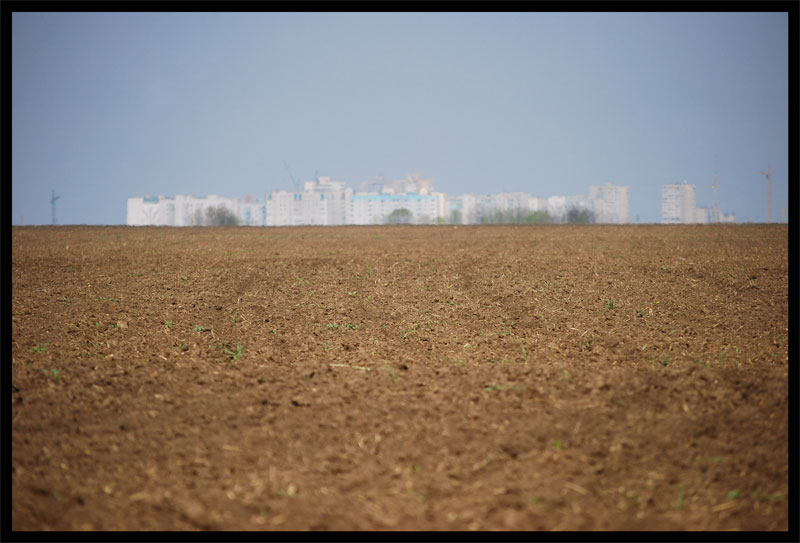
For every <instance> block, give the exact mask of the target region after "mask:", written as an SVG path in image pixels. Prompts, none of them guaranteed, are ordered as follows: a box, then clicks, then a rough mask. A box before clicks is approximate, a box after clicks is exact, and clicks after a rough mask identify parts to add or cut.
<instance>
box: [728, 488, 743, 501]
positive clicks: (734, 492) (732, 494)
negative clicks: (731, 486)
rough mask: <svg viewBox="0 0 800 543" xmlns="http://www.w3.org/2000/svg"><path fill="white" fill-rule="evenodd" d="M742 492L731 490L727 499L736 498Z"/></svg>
mask: <svg viewBox="0 0 800 543" xmlns="http://www.w3.org/2000/svg"><path fill="white" fill-rule="evenodd" d="M741 494H742V493H741V492H740V491H738V490H731V491H730V492H728V501H733V500H735V499H737V498H738V497H739V496H740V495H741Z"/></svg>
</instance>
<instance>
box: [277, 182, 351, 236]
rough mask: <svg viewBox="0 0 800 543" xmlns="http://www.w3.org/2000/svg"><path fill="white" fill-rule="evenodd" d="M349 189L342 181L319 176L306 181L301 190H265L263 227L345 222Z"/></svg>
mask: <svg viewBox="0 0 800 543" xmlns="http://www.w3.org/2000/svg"><path fill="white" fill-rule="evenodd" d="M352 194H353V189H351V188H348V187H346V186H345V184H344V182H342V181H331V179H330V178H329V177H319V178H317V180H316V181H306V182H305V183H304V184H303V190H302V192H293V191H287V190H279V191H274V192H269V193H267V197H266V222H265V224H266V225H267V226H300V225H320V226H333V225H339V224H348V211H349V209H348V203H349V199H350V196H351V195H352Z"/></svg>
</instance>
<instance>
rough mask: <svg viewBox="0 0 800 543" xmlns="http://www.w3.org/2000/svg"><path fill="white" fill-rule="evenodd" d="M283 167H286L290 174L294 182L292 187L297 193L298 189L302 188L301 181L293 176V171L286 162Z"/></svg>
mask: <svg viewBox="0 0 800 543" xmlns="http://www.w3.org/2000/svg"><path fill="white" fill-rule="evenodd" d="M283 165H284V166H286V171H287V172H289V179H291V180H292V186H293V187H294V190H295V191H297V190H298V187H299V186H300V180H299V179H297V178H296V177H295V176H293V175H292V170H291V169H290V168H289V165H288V164H287V163H286V161H285V160H284V161H283Z"/></svg>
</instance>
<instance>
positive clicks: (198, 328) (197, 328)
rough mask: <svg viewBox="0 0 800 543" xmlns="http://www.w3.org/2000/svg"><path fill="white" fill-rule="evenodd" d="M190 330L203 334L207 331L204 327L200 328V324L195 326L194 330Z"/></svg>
mask: <svg viewBox="0 0 800 543" xmlns="http://www.w3.org/2000/svg"><path fill="white" fill-rule="evenodd" d="M192 330H194V331H195V332H205V331H206V330H208V328H206V327H205V326H202V325H200V324H195V325H194V328H192Z"/></svg>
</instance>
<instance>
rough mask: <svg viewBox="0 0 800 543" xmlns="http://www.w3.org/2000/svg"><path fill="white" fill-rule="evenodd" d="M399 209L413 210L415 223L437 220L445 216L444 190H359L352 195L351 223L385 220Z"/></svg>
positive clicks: (413, 221)
mask: <svg viewBox="0 0 800 543" xmlns="http://www.w3.org/2000/svg"><path fill="white" fill-rule="evenodd" d="M399 209H407V210H408V211H409V212H410V213H411V222H412V223H413V224H436V222H438V220H439V218H440V217H443V216H444V194H442V193H434V194H417V193H414V192H411V193H406V194H390V193H382V194H375V193H366V194H364V193H356V194H353V195H352V196H351V197H350V212H349V223H348V224H386V223H387V222H388V220H389V216H390V215H391V214H392V212H394V211H397V210H399Z"/></svg>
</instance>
